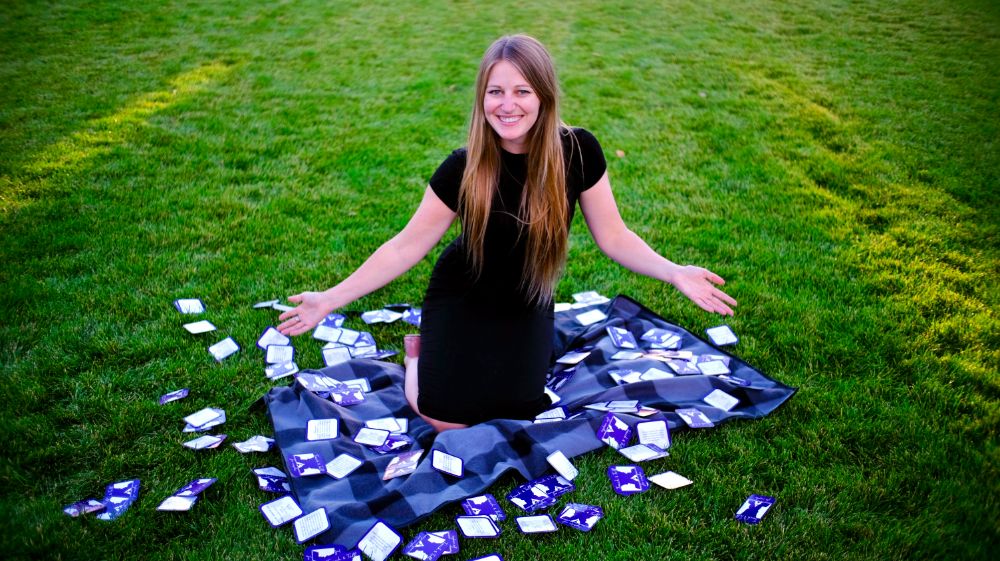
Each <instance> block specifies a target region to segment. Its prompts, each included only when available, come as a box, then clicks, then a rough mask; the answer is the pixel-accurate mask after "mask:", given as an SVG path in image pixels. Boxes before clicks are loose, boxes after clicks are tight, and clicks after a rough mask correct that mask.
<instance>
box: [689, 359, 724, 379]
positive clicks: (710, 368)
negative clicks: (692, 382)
mask: <svg viewBox="0 0 1000 561" xmlns="http://www.w3.org/2000/svg"><path fill="white" fill-rule="evenodd" d="M697 366H698V370H701V373H702V374H704V375H706V376H718V375H719V374H729V367H728V366H726V363H725V362H722V361H721V360H709V361H705V362H699V363H698V364H697Z"/></svg>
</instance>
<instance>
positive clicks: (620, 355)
mask: <svg viewBox="0 0 1000 561" xmlns="http://www.w3.org/2000/svg"><path fill="white" fill-rule="evenodd" d="M638 358H642V351H618V352H617V353H615V354H613V355H611V360H636V359H638Z"/></svg>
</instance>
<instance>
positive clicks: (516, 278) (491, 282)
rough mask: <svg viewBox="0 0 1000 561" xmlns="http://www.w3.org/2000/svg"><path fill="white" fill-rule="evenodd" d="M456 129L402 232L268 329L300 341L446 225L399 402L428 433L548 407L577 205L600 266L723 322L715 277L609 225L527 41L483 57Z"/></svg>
mask: <svg viewBox="0 0 1000 561" xmlns="http://www.w3.org/2000/svg"><path fill="white" fill-rule="evenodd" d="M470 123H471V124H470V127H469V136H468V143H467V145H466V147H465V148H462V149H459V150H455V151H454V152H452V154H451V155H449V156H448V157H447V158H446V159H445V161H444V162H443V163H442V164H441V165H440V167H439V168H438V169H437V171H436V172H435V173H434V175H433V176H432V177H431V179H430V182H429V186H428V188H427V189H426V190H425V192H424V198H423V201H422V202H421V203H420V206H419V207H418V208H417V210H416V212H415V213H414V215H413V217H412V218H411V219H410V222H409V223H408V224H407V225H406V227H405V228H404V229H403V230H402V231H401V232H400V233H399V234H397V235H396V236H395V237H393V238H392V239H391V240H389V241H388V242H386V243H385V244H383V245H382V246H381V247H380V248H379V249H378V250H376V251H375V253H374V254H372V256H371V257H369V258H368V260H367V261H365V263H364V264H363V265H362V266H361V267H360V268H358V270H357V271H355V272H354V273H353V274H352V275H350V276H349V277H348V278H347V279H345V280H344V281H342V282H341V283H339V284H337V285H336V286H334V287H332V288H330V289H328V290H326V291H325V292H304V293H302V294H298V295H295V296H292V297H290V298H289V299H290V300H291V301H292V302H295V303H298V304H299V306H298V307H297V308H295V309H293V310H291V311H288V312H285V313H284V314H282V315H281V316H280V319H282V320H283V321H284V323H282V324H281V325H279V326H278V329H279V330H280V331H281V332H282V333H285V334H289V335H299V334H302V333H305V332H306V331H308V330H310V329H312V328H313V327H314V326H315V325H316V324H317V323H318V322H319V321H320V320H321V319H323V317H325V316H326V315H327V314H329V313H330V312H331V311H333V310H334V309H336V308H340V307H342V306H345V305H347V304H349V303H350V302H353V301H354V300H356V299H358V298H360V297H362V296H364V295H366V294H368V293H370V292H372V291H374V290H376V289H378V288H380V287H381V286H383V285H385V284H386V283H388V282H389V281H391V280H392V279H394V278H396V277H398V276H399V275H401V274H403V273H404V272H406V271H407V270H409V269H410V268H411V267H413V266H414V265H415V264H416V263H417V262H418V261H419V260H421V259H422V258H423V257H424V256H425V255H427V253H428V252H429V251H430V250H431V248H433V247H434V245H435V244H436V243H437V242H438V241H439V240H440V239H441V237H442V236H443V235H444V234H445V232H446V231H447V230H448V227H449V226H450V225H451V224H452V222H453V221H454V220H455V218H459V219H460V221H461V224H462V234H461V235H460V236H459V237H458V238H456V239H455V240H454V241H452V243H451V244H450V245H449V246H448V247H447V248H446V249H445V250H444V251H443V252H442V254H441V256H440V258H439V259H438V261H437V264H436V265H435V267H434V272H433V273H432V275H431V280H430V284H429V286H428V288H427V292H426V295H425V297H424V303H423V316H422V322H421V334H420V344H419V345H417V344H415V343H416V341H415V340H414V339H412V338H411V339H410V341H408V345H407V347H408V349H410V352H408V353H407V355H408V356H407V358H406V377H405V388H404V390H405V394H406V399H407V401H408V402H409V404H410V406H411V407H412V408H413V410H414V411H415V412H417V413H418V414H419V415H420V416H421V417H422V418H423V419H424V420H425V421H427V422H428V423H429V424H431V425H432V426H433V427H434V428H435V429H437V430H446V429H455V428H462V427H466V426H468V425H472V424H475V423H480V422H483V421H487V420H491V419H497V418H509V419H531V418H533V417H534V416H535V415H537V414H538V413H540V412H541V411H543V410H544V409H546V408H547V407H549V406H550V405H551V403H550V401H549V399H548V397H546V395H545V392H544V386H545V373H546V371H547V370H548V367H549V363H550V361H551V360H552V356H551V355H552V336H553V329H554V327H553V317H554V316H553V304H552V293H553V289H554V287H555V285H556V283H557V282H558V280H559V277H560V275H561V274H562V271H563V268H564V265H565V262H566V253H567V246H568V242H569V239H568V238H569V225H570V221H571V220H572V218H573V213H574V210H575V208H576V205H577V201H579V203H580V208H581V210H582V211H583V214H584V217H585V218H586V221H587V226H588V227H589V228H590V231H591V233H592V235H593V236H594V239H595V241H596V242H597V244H598V246H599V247H600V248H601V250H602V251H604V253H605V254H607V255H608V256H609V257H611V258H612V259H614V260H615V261H617V262H618V263H620V264H622V265H624V266H625V267H627V268H629V269H631V270H633V271H635V272H637V273H640V274H643V275H646V276H649V277H653V278H656V279H659V280H662V281H664V282H668V283H670V284H673V285H674V286H675V287H676V288H677V289H678V290H680V291H681V292H682V293H683V294H685V295H686V296H687V297H688V298H690V299H691V300H693V301H694V302H695V303H696V304H698V306H700V307H701V308H703V309H705V310H707V311H710V312H717V313H721V314H732V308H731V307H730V306H734V305H735V304H736V302H735V301H734V300H733V299H732V298H730V297H729V296H728V295H727V294H726V293H724V292H722V291H721V290H719V289H718V288H717V287H716V285H717V284H722V283H723V280H722V278H720V277H719V276H718V275H715V274H714V273H711V272H710V271H707V270H705V269H702V268H701V267H694V266H678V265H676V264H674V263H672V262H670V261H668V260H667V259H665V258H663V257H661V256H660V255H658V254H657V253H656V252H654V251H653V250H652V249H650V247H649V246H648V245H646V243H645V242H644V241H642V240H641V239H640V238H639V237H638V236H636V235H635V234H634V233H633V232H632V231H631V230H629V229H628V228H627V227H626V226H625V224H624V222H622V219H621V216H620V214H619V212H618V207H617V205H616V203H615V199H614V196H613V195H612V193H611V183H610V181H609V179H608V175H607V166H606V162H605V159H604V153H603V151H602V150H601V145H600V143H599V142H598V141H597V139H596V138H594V136H593V135H592V134H590V133H589V132H588V131H586V130H584V129H580V128H571V127H569V126H567V125H565V124H564V123H563V122H562V121H561V120H560V118H559V87H558V83H557V81H556V76H555V69H554V66H553V64H552V59H551V57H550V56H549V53H548V51H546V50H545V47H544V46H542V44H541V43H539V42H538V41H536V40H535V39H533V38H531V37H528V36H525V35H514V36H509V37H502V38H500V39H498V40H497V41H495V42H494V43H493V44H492V45H491V46H490V47H489V49H487V51H486V53H485V55H484V56H483V60H482V62H481V64H480V66H479V74H478V76H477V79H476V101H475V103H474V104H473V107H472V118H471V119H470ZM418 349H419V350H418ZM418 364H419V368H418Z"/></svg>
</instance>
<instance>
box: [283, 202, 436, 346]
mask: <svg viewBox="0 0 1000 561" xmlns="http://www.w3.org/2000/svg"><path fill="white" fill-rule="evenodd" d="M454 220H455V213H454V212H452V210H451V209H449V208H448V206H447V205H445V204H444V203H443V202H441V199H440V198H438V196H437V195H436V194H435V193H434V191H433V190H432V189H431V188H430V187H427V190H426V191H424V198H423V200H422V201H420V206H419V207H417V210H416V212H414V213H413V217H411V218H410V221H409V222H408V223H407V224H406V226H405V227H404V228H403V229H402V230H401V231H400V232H399V233H398V234H396V235H395V236H394V237H393V238H392V239H390V240H389V241H387V242H385V243H384V244H382V245H381V246H380V247H379V248H378V249H376V250H375V253H372V254H371V256H370V257H369V258H368V259H367V260H366V261H365V262H364V263H363V264H362V265H361V266H360V267H358V269H357V270H356V271H354V272H353V273H351V275H350V276H349V277H347V278H346V279H344V280H343V281H341V282H340V283H338V284H337V285H336V286H333V287H331V288H329V289H327V290H324V291H323V292H303V293H301V294H296V295H294V296H290V297H289V298H288V299H289V300H290V301H291V302H294V303H296V304H298V306H297V307H295V309H293V310H289V311H287V312H285V313H283V314H281V315H280V316H278V319H279V320H281V321H282V322H283V323H281V324H280V325H278V331H280V332H281V333H284V334H285V335H301V334H302V333H305V332H306V331H309V330H310V329H312V328H313V327H315V326H316V324H318V323H319V322H320V321H321V320H322V319H323V318H324V317H326V315H327V314H329V313H330V312H332V311H333V310H336V309H337V308H341V307H343V306H346V305H348V304H350V303H351V302H353V301H355V300H357V299H358V298H361V297H362V296H364V295H366V294H368V293H370V292H374V291H375V290H378V289H379V288H382V287H383V286H385V285H386V284H389V282H390V281H392V280H393V279H395V278H396V277H398V276H400V275H402V274H403V273H405V272H406V271H409V270H410V269H411V268H412V267H413V266H414V265H416V264H417V262H418V261H420V260H421V259H423V258H424V256H426V255H427V253H428V252H430V250H431V249H432V248H433V247H434V245H435V244H437V243H438V242H439V241H441V237H442V236H444V234H445V232H447V231H448V227H449V226H451V223H452V222H454Z"/></svg>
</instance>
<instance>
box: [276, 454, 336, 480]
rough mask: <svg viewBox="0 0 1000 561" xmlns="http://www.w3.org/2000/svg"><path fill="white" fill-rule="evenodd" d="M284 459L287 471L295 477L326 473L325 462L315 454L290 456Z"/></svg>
mask: <svg viewBox="0 0 1000 561" xmlns="http://www.w3.org/2000/svg"><path fill="white" fill-rule="evenodd" d="M285 459H286V460H287V462H288V471H289V472H290V473H291V474H292V475H294V476H295V477H308V476H310V475H322V474H324V473H326V461H324V460H323V456H320V455H319V454H317V453H315V452H309V453H305V454H292V455H290V456H288V457H286V458H285Z"/></svg>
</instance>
